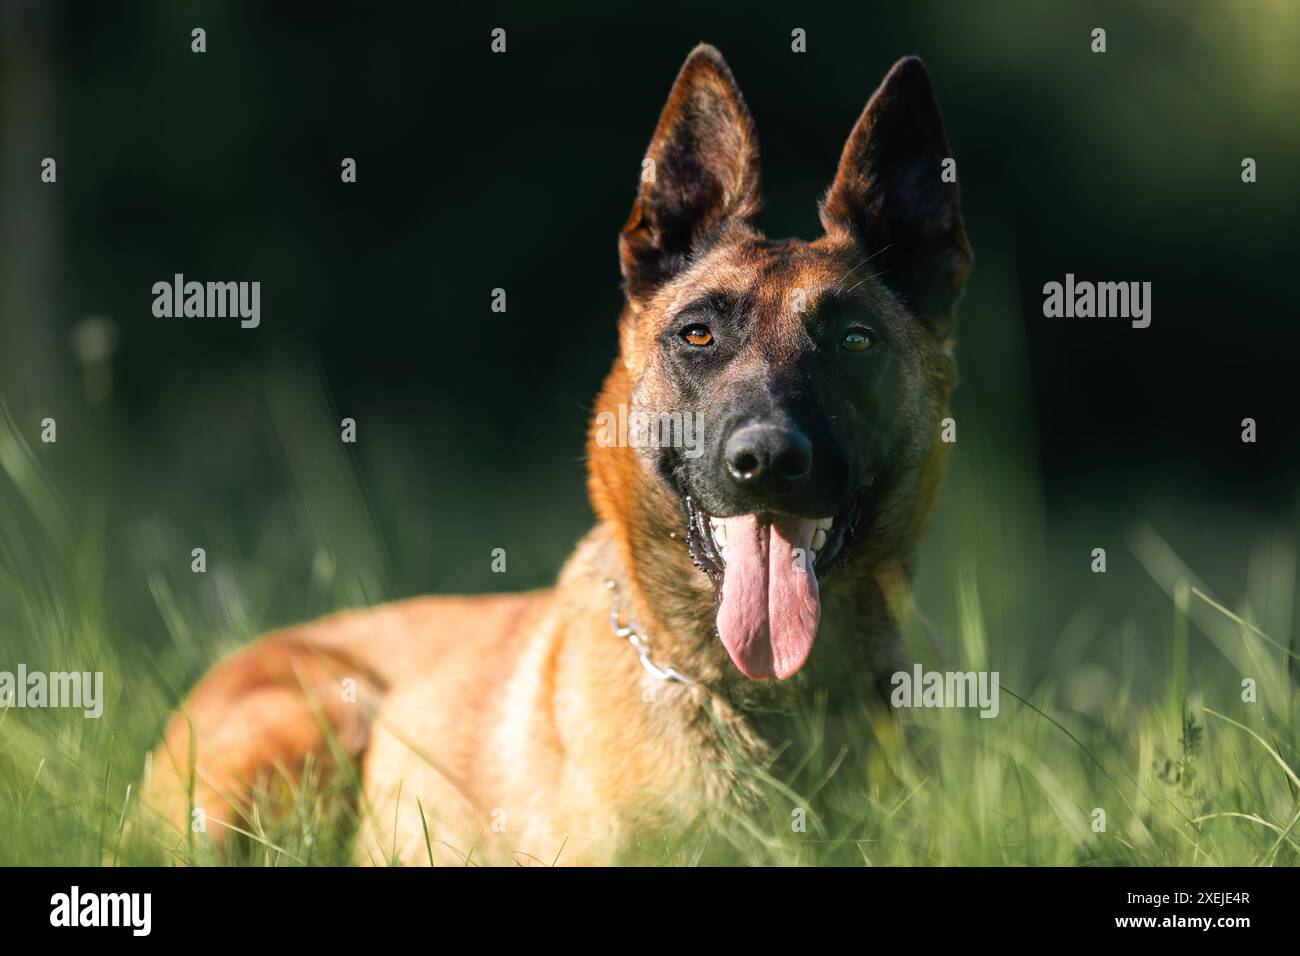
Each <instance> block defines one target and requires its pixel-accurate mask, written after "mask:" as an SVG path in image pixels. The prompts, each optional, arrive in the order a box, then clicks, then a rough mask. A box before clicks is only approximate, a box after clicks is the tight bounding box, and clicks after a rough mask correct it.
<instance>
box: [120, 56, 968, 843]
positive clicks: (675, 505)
mask: <svg viewBox="0 0 1300 956" xmlns="http://www.w3.org/2000/svg"><path fill="white" fill-rule="evenodd" d="M951 155H952V154H951V151H950V150H949V148H948V142H947V139H946V137H945V134H944V131H943V127H942V124H941V122H940V118H939V111H938V108H937V106H936V104H935V100H934V95H933V92H932V90H931V86H930V80H929V77H928V75H927V73H926V70H925V68H924V66H923V65H922V64H921V61H920V60H918V59H915V58H907V59H903V60H900V61H899V62H898V63H896V64H895V65H894V67H893V68H892V69H891V70H890V71H889V74H888V76H886V77H885V79H884V82H883V83H882V84H881V85H880V88H879V89H878V90H877V91H876V92H875V94H874V95H873V96H872V97H871V100H870V102H869V103H868V104H867V107H866V109H865V111H864V112H863V113H862V116H861V118H860V119H859V120H858V121H857V125H855V126H854V127H853V131H852V132H851V134H850V135H849V139H848V143H847V144H846V145H845V147H844V152H843V155H842V158H841V160H840V164H839V169H838V171H837V172H836V174H835V179H834V182H833V183H832V185H831V187H830V190H829V191H828V193H827V194H826V196H825V198H824V199H823V201H822V203H821V209H820V211H821V222H822V225H823V227H824V230H825V232H824V235H822V236H820V237H819V238H817V239H816V240H815V241H813V242H805V241H802V240H797V239H782V240H773V239H768V238H766V237H765V236H764V235H763V233H762V232H760V230H759V227H758V216H759V208H760V200H759V161H758V143H757V139H756V137H755V132H754V123H753V120H752V119H751V117H750V114H749V110H748V108H747V107H746V106H745V102H744V100H743V99H742V98H741V95H740V91H739V89H738V88H737V86H736V83H735V80H734V79H733V78H732V75H731V71H730V70H729V69H728V67H727V65H726V63H725V62H724V61H723V59H722V57H721V55H720V54H719V53H718V52H717V50H715V49H713V48H712V47H710V46H705V45H702V46H700V47H697V48H696V49H695V50H694V51H693V52H692V53H691V54H690V56H689V57H688V58H687V60H686V63H685V65H684V66H683V67H682V69H681V72H680V74H679V75H678V77H677V81H676V83H675V84H674V85H673V88H672V92H671V93H670V94H669V97H668V103H667V105H666V106H665V107H664V110H663V113H662V115H661V116H660V118H659V124H658V126H657V127H656V128H655V131H654V137H653V139H652V140H651V143H650V148H649V151H648V153H647V155H646V158H645V162H644V163H643V164H642V173H641V177H640V189H639V194H638V196H637V198H636V202H635V204H634V206H633V208H632V214H631V216H630V217H629V219H628V221H627V225H626V226H624V228H623V232H622V235H621V237H620V240H619V255H620V260H621V265H622V273H623V279H624V289H625V297H626V304H625V307H624V309H623V312H622V315H621V317H620V319H619V325H618V334H619V343H620V350H619V355H618V357H617V358H616V359H615V360H614V365H613V368H612V369H611V370H610V372H609V376H608V378H607V379H606V381H605V384H604V388H603V389H602V391H601V393H600V396H599V398H598V399H597V401H596V406H595V414H594V416H593V425H592V430H591V436H590V440H589V444H588V456H589V461H590V468H589V474H590V493H591V500H592V504H593V506H594V508H595V511H596V515H597V516H598V523H597V524H596V527H595V528H594V529H593V530H592V531H591V532H590V533H589V534H588V535H587V536H586V537H585V538H584V539H583V540H582V542H581V543H580V544H579V545H578V547H577V550H576V552H575V553H574V554H573V555H572V557H571V558H570V559H569V561H568V563H567V564H566V565H565V567H564V569H563V571H562V572H561V575H560V579H559V583H558V584H557V586H556V587H555V588H553V589H551V590H546V591H539V592H533V593H525V594H511V595H488V596H478V597H429V598H420V599H415V600H407V601H402V602H399V603H394V604H389V605H385V606H381V607H377V608H373V609H368V610H361V611H356V612H350V613H344V614H339V615H336V616H333V617H329V618H327V619H324V620H321V621H317V622H315V623H312V624H306V625H303V626H301V627H294V628H290V629H288V630H285V631H281V632H278V633H275V634H271V635H269V636H267V637H265V638H263V639H262V640H260V641H259V642H258V643H256V644H255V645H253V646H252V647H250V648H248V649H246V650H244V651H241V652H239V653H237V654H236V655H234V656H233V657H231V658H229V659H227V660H226V661H224V662H223V663H221V664H220V665H218V666H217V667H216V668H215V669H214V670H213V671H212V672H211V673H210V674H208V676H207V677H206V678H205V679H204V680H203V681H202V682H201V683H200V684H199V685H198V687H197V688H196V689H195V690H194V691H193V693H192V694H191V695H190V697H189V699H188V701H187V702H186V704H185V705H184V707H183V708H182V709H181V711H180V712H179V713H178V714H177V715H176V716H175V718H174V719H173V721H172V723H171V725H170V727H169V728H168V730H167V733H166V738H165V740H164V742H163V743H162V744H161V746H160V747H159V749H158V752H157V754H156V757H155V759H154V761H153V768H154V769H153V773H152V779H151V780H149V781H147V783H146V787H145V797H146V800H147V805H148V807H149V809H150V811H152V813H154V814H157V815H160V816H161V817H163V818H164V819H166V820H168V821H171V822H172V823H173V824H175V825H176V826H179V827H181V828H183V830H184V831H185V832H188V831H189V830H190V826H189V824H190V822H191V819H192V818H194V817H195V814H196V811H202V814H204V815H206V820H207V821H208V824H209V826H208V831H207V832H208V834H209V836H210V837H211V838H213V839H220V836H221V834H222V833H225V832H227V825H230V824H233V825H235V826H239V825H240V823H241V821H240V819H239V818H240V816H241V815H242V814H245V813H247V812H248V809H249V801H250V792H251V791H252V790H253V789H254V788H255V786H257V782H258V781H259V780H265V779H267V778H268V777H273V776H277V775H280V776H283V775H284V774H286V773H288V774H293V773H297V772H300V769H301V768H302V766H303V765H304V762H305V761H307V760H308V758H309V757H311V759H312V762H313V764H315V762H316V761H319V762H320V763H321V764H322V765H324V764H329V763H330V762H331V761H333V762H334V764H335V765H336V766H337V762H338V761H339V760H340V759H345V760H347V761H348V762H349V764H348V765H349V766H351V767H354V768H355V769H356V772H357V774H358V776H359V779H360V782H361V791H362V792H361V794H360V799H361V801H362V806H363V808H364V810H365V814H364V819H365V820H367V821H368V822H367V823H366V824H364V825H363V829H362V832H361V834H360V835H359V838H358V841H357V853H358V860H359V861H360V862H385V861H392V860H400V861H409V862H413V863H424V862H430V858H431V857H432V858H433V861H434V862H441V861H442V860H444V859H445V860H446V861H447V862H464V861H465V858H466V856H468V855H471V854H472V856H473V861H474V862H525V861H528V860H542V861H547V862H550V861H552V860H555V859H557V857H558V859H559V860H560V862H562V863H574V862H601V861H609V860H615V859H618V858H619V857H618V854H619V851H620V848H622V847H624V846H626V844H627V843H628V841H629V837H630V836H631V835H632V834H633V833H635V832H637V829H638V827H643V826H649V825H651V824H652V823H653V822H654V821H656V820H659V821H662V820H664V819H666V818H674V819H680V818H681V816H682V814H683V813H687V814H689V813H691V812H693V808H704V807H707V806H708V805H709V803H711V802H716V801H726V800H730V799H733V798H736V797H737V794H739V793H740V792H741V791H743V790H744V789H745V787H744V785H743V782H742V781H739V780H738V779H737V775H736V774H735V773H734V772H728V771H727V770H725V769H719V768H723V767H728V766H734V765H735V761H736V759H737V754H738V753H739V754H740V755H741V756H749V757H752V758H754V759H755V760H759V761H761V760H763V759H764V757H765V755H767V754H769V753H770V752H771V748H772V747H773V746H774V745H777V744H779V743H780V741H778V740H775V739H773V737H772V735H771V733H770V732H769V729H768V724H767V723H766V720H767V718H766V717H765V716H764V715H768V714H772V713H779V712H780V711H781V710H782V708H783V707H786V706H789V705H792V704H793V703H797V702H799V701H800V700H803V699H806V698H808V697H810V696H811V695H812V694H813V693H815V692H820V693H822V694H825V695H827V697H829V699H831V700H840V699H844V698H845V697H846V696H851V695H860V694H861V693H862V692H863V690H862V689H863V688H864V687H865V688H870V687H871V686H872V685H873V684H875V685H876V686H879V684H880V683H881V682H882V680H885V681H887V679H888V675H889V674H890V673H892V672H893V671H894V670H895V669H897V667H898V664H899V660H898V657H899V654H900V652H899V649H898V631H897V625H896V621H897V618H898V613H899V608H900V605H901V602H903V601H905V600H906V596H907V593H908V590H909V585H910V581H911V578H912V574H913V566H914V555H915V549H916V544H917V539H918V537H919V535H920V533H921V530H922V527H923V525H924V524H925V523H926V521H927V519H928V518H929V516H930V515H931V513H932V512H933V510H934V508H935V505H936V499H937V495H938V490H939V485H940V479H941V475H942V472H943V469H944V460H945V448H946V445H945V443H944V442H942V441H941V440H940V428H941V421H942V419H943V418H944V416H945V415H946V414H947V406H948V399H949V394H950V392H951V390H952V388H953V384H954V378H955V366H954V361H953V356H952V319H953V308H954V305H955V304H956V302H957V299H958V297H959V296H960V294H961V290H962V286H963V284H964V282H965V279H966V275H967V273H968V271H969V269H970V263H971V252H970V247H969V245H968V243H967V241H966V236H965V230H964V227H963V225H962V219H961V214H960V210H959V206H958V190H957V186H956V184H955V182H952V181H949V180H951V179H952V178H953V177H951V176H945V175H944V171H945V169H946V168H948V167H950V165H951V164H946V163H945V160H947V159H949V158H950V157H951ZM629 410H630V411H629ZM630 413H641V414H642V418H641V419H640V420H642V421H644V420H646V418H647V417H648V418H649V420H652V421H664V420H669V421H674V422H676V421H684V422H690V423H693V424H695V425H697V426H698V428H699V432H698V435H699V439H700V440H699V441H698V442H697V444H696V446H695V447H694V448H693V449H685V448H683V447H681V443H679V442H674V441H666V442H665V441H633V440H631V438H628V439H627V440H614V441H611V440H608V439H609V430H608V429H607V428H606V427H605V424H607V423H608V422H609V421H610V420H612V419H617V418H618V417H619V416H620V415H622V416H623V418H624V419H626V417H627V415H628V414H630ZM602 423H605V424H602ZM561 848H563V852H562V853H561Z"/></svg>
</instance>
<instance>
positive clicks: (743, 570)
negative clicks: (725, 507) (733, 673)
mask: <svg viewBox="0 0 1300 956" xmlns="http://www.w3.org/2000/svg"><path fill="white" fill-rule="evenodd" d="M864 499H865V490H864V492H863V493H861V494H859V495H858V496H857V498H856V499H855V500H854V502H853V504H852V505H850V507H849V508H848V509H847V510H845V511H844V512H842V513H841V514H839V515H834V516H830V517H825V518H804V517H798V516H794V515H786V514H779V513H772V512H762V513H757V514H744V515H736V516H734V517H729V518H715V517H713V516H711V515H709V514H706V513H705V512H704V511H701V510H700V509H699V508H697V507H696V506H695V502H694V501H693V500H692V499H691V497H690V496H689V495H688V496H687V497H686V515H687V542H688V546H689V548H690V554H691V560H692V561H693V562H694V563H695V566H696V567H697V568H699V569H700V570H701V571H703V572H705V573H706V574H707V575H708V576H709V578H710V579H711V580H712V581H713V589H714V597H715V599H716V601H717V627H718V636H719V638H721V640H722V644H723V646H724V647H726V649H727V653H728V654H730V655H731V660H732V662H733V663H735V665H736V667H737V668H739V669H740V671H741V673H743V674H745V676H747V677H751V678H754V679H756V680H763V679H767V678H772V677H775V678H776V679H777V680H785V679H786V678H788V677H793V676H794V675H795V674H797V673H798V672H799V670H800V668H802V667H803V666H804V664H805V663H806V662H807V660H808V655H809V654H810V653H811V652H812V645H813V640H814V639H815V638H816V637H817V625H818V623H819V621H820V619H821V595H820V591H819V589H818V579H819V576H820V578H821V579H822V580H825V578H826V576H827V575H828V574H830V573H831V572H832V571H834V569H835V568H836V567H837V566H838V565H839V564H840V563H841V561H842V560H843V557H844V555H845V553H846V552H847V549H848V547H849V546H850V545H851V544H852V537H853V530H854V528H855V527H856V525H857V522H858V518H859V516H860V515H861V512H862V507H863V501H864Z"/></svg>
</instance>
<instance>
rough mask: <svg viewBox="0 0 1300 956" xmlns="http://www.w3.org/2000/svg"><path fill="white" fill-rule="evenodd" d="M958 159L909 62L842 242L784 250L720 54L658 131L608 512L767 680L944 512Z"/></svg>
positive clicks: (675, 97)
mask: <svg viewBox="0 0 1300 956" xmlns="http://www.w3.org/2000/svg"><path fill="white" fill-rule="evenodd" d="M950 157H951V152H950V151H949V148H948V143H947V139H946V137H945V135H944V131H943V127H942V124H941V122H940V118H939V111H938V108H937V106H936V104H935V101H934V96H933V93H932V91H931V87H930V80H929V77H928V75H927V74H926V71H925V68H924V66H922V64H921V62H920V61H919V60H917V59H915V58H908V59H903V60H900V61H899V62H898V63H897V64H895V65H894V67H893V69H891V70H890V72H889V75H888V76H886V77H885V80H884V82H883V83H882V84H881V85H880V88H879V89H878V90H877V91H876V93H875V94H874V95H873V96H872V97H871V100H870V102H869V103H868V104H867V107H866V110H865V111H864V112H863V114H862V116H861V118H860V119H859V120H858V122H857V125H856V126H855V127H854V128H853V131H852V133H851V134H850V136H849V139H848V143H847V144H846V145H845V147H844V152H843V156H842V158H841V160H840V165H839V169H838V171H837V172H836V174H835V179H834V182H833V184H832V186H831V188H830V190H829V192H828V193H827V195H826V197H825V199H824V200H823V201H822V204H821V221H822V225H823V227H824V229H825V233H824V235H822V236H820V237H819V238H818V239H816V240H815V241H813V242H804V241H802V240H796V239H783V240H772V239H768V238H766V237H765V236H764V235H763V234H762V233H761V232H760V231H759V228H758V225H757V219H758V214H759V209H760V199H759V160H758V144H757V140H756V137H755V132H754V123H753V120H752V118H751V117H750V115H749V111H748V109H747V108H746V106H745V103H744V100H743V99H742V98H741V95H740V91H739V89H738V88H737V87H736V83H735V80H734V79H733V78H732V75H731V71H730V70H729V69H728V68H727V65H726V63H725V62H724V61H723V59H722V57H721V55H720V54H719V53H718V52H717V51H716V50H715V49H713V48H712V47H709V46H700V47H698V48H696V49H695V50H694V51H693V52H692V53H691V55H690V56H689V57H688V58H687V60H686V63H685V65H684V66H683V67H682V70H681V73H680V74H679V75H678V77H677V81H676V83H675V84H674V86H673V89H672V92H671V94H670V95H669V98H668V103H667V105H666V106H665V107H664V111H663V114H662V116H661V117H660V119H659V124H658V126H657V127H656V129H655V133H654V137H653V140H652V141H651V144H650V148H649V151H648V153H647V156H646V159H645V161H644V162H643V164H642V174H641V182H640V191H639V194H638V196H637V199H636V203H635V205H634V206H633V209H632V215H631V217H630V218H629V219H628V222H627V225H626V226H625V227H624V229H623V233H622V236H621V238H620V242H619V252H620V259H621V263H622V271H623V278H624V288H625V292H626V299H627V304H626V308H625V310H624V313H623V317H622V320H621V323H620V342H621V355H620V357H619V359H618V361H617V362H616V363H615V366H614V370H613V372H612V373H611V375H610V378H609V380H608V381H607V383H606V387H605V391H604V392H603V393H602V396H601V398H600V400H599V401H598V404H597V415H596V419H595V428H594V429H593V439H592V442H591V449H590V450H591V456H592V491H593V500H594V502H595V504H596V508H597V511H598V512H599V513H600V514H601V516H602V518H604V519H606V521H607V522H608V523H610V524H611V525H613V526H615V527H616V529H618V530H617V531H616V533H619V534H621V538H622V540H621V544H622V546H623V547H624V548H625V551H626V553H627V558H628V561H629V563H631V564H633V565H641V566H642V569H641V571H640V576H641V577H642V578H643V579H644V580H643V581H642V582H641V584H642V585H645V586H651V587H654V588H656V589H657V591H658V593H657V596H656V598H657V600H662V599H663V596H664V595H663V593H662V592H663V591H664V589H665V588H667V589H670V590H671V589H673V588H674V587H676V588H677V589H679V591H680V592H685V593H692V592H693V593H695V594H696V595H698V593H699V592H700V591H701V590H702V587H703V586H702V584H701V582H705V581H707V582H709V583H711V585H712V595H711V596H712V598H713V599H714V600H713V602H712V605H713V606H711V607H710V608H709V612H710V613H711V614H712V613H714V612H715V611H716V616H715V618H714V621H715V623H716V628H717V633H718V635H719V637H720V638H721V641H722V643H723V645H724V646H725V647H726V649H727V652H728V653H729V655H730V657H731V660H732V661H733V662H734V663H735V665H736V667H738V668H739V669H740V670H741V671H742V672H743V673H744V674H746V675H748V676H750V677H754V678H765V677H777V678H786V677H789V676H791V675H792V674H794V673H795V672H797V671H798V670H799V669H800V668H801V667H802V666H803V664H804V663H805V661H806V660H807V658H808V655H809V652H810V650H811V647H812V643H813V639H814V637H815V636H816V632H817V628H818V623H819V618H820V613H821V589H822V587H823V586H827V587H829V586H831V585H828V584H827V581H828V579H830V580H833V579H834V578H835V577H836V576H837V575H839V576H842V577H844V578H845V579H848V580H853V579H855V578H861V577H862V575H863V574H869V573H870V572H869V571H864V570H863V569H864V568H865V566H866V564H867V563H869V562H870V561H872V560H878V559H879V558H880V557H881V556H882V555H892V556H894V557H899V556H900V554H901V552H903V551H905V550H906V549H908V548H910V546H911V543H912V541H914V539H915V536H916V534H917V533H918V532H919V530H920V526H921V524H922V523H923V522H924V519H925V517H926V516H927V514H928V511H929V510H930V509H931V508H932V506H933V497H934V493H935V487H937V472H938V471H939V470H940V469H941V466H942V450H941V448H940V447H939V445H940V442H939V429H940V419H941V417H942V415H943V414H944V412H945V409H946V407H947V399H948V394H949V392H950V390H951V387H952V383H953V377H954V371H953V365H952V360H951V357H950V349H949V334H950V329H951V319H952V311H953V307H954V304H955V303H956V301H957V299H958V297H959V295H960V294H961V290H962V285H963V283H964V281H965V278H966V274H967V272H968V271H969V268H970V262H971V253H970V248H969V246H968V244H967V242H966V236H965V232H964V229H963V226H962V220H961V215H960V211H959V208H958V191H957V186H956V183H955V181H953V180H954V179H955V176H953V175H952V164H951V163H947V162H945V161H947V160H949V159H950ZM611 429H617V432H616V433H615V432H614V431H612V430H611ZM669 541H671V542H672V544H671V545H669V544H668V542H669ZM665 548H676V550H677V552H678V553H680V554H681V555H689V558H690V560H691V562H692V563H693V564H694V566H695V568H698V569H699V571H702V572H704V574H703V575H701V574H699V573H698V572H697V571H693V570H690V569H689V566H687V565H684V562H679V561H676V560H673V559H672V557H671V554H670V552H668V551H665ZM661 555H665V557H663V558H661V557H660V556H661ZM647 562H654V563H655V565H656V566H655V567H644V565H646V564H647ZM846 567H849V568H856V569H857V571H858V572H859V573H858V574H857V575H854V574H843V575H841V571H842V570H843V569H844V568H846ZM677 575H685V576H689V577H690V578H691V580H690V581H677V580H675V576H677Z"/></svg>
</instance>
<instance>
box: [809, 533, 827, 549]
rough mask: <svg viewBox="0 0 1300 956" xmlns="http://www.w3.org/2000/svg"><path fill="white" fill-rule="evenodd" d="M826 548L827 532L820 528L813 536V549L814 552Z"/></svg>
mask: <svg viewBox="0 0 1300 956" xmlns="http://www.w3.org/2000/svg"><path fill="white" fill-rule="evenodd" d="M824 547H826V532H825V531H823V530H822V529H821V528H818V529H817V531H816V532H815V533H814V534H813V539H812V549H813V550H814V551H820V550H821V549H822V548H824Z"/></svg>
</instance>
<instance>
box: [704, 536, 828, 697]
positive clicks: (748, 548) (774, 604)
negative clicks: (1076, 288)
mask: <svg viewBox="0 0 1300 956" xmlns="http://www.w3.org/2000/svg"><path fill="white" fill-rule="evenodd" d="M721 520H722V524H723V527H724V528H725V529H726V530H725V531H724V532H723V533H724V535H725V537H726V570H725V572H724V574H723V578H722V606H721V607H720V608H719V609H718V636H719V637H721V638H722V644H723V646H724V647H726V649H727V653H728V654H730V655H731V660H732V661H733V662H734V663H735V665H736V666H737V667H738V668H740V670H741V672H742V673H743V674H745V676H747V677H753V678H757V679H762V678H767V677H775V678H777V679H778V680H785V679H786V678H787V677H793V676H794V675H795V674H796V673H798V671H799V668H801V667H803V665H804V662H806V661H807V660H808V654H809V652H811V651H812V645H813V638H815V637H816V636H817V622H818V620H819V619H820V618H821V599H820V597H819V596H818V593H817V575H816V573H815V572H814V571H813V565H812V556H811V553H810V551H811V547H812V539H813V533H814V532H815V531H816V530H817V522H816V521H814V520H813V519H812V518H787V517H779V518H777V519H775V520H774V521H773V522H772V523H771V524H761V523H760V522H759V520H758V516H757V515H739V516H737V517H735V518H723V519H721ZM796 549H798V554H796Z"/></svg>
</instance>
